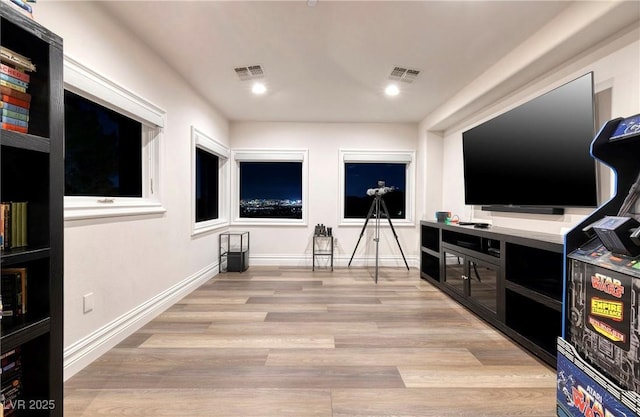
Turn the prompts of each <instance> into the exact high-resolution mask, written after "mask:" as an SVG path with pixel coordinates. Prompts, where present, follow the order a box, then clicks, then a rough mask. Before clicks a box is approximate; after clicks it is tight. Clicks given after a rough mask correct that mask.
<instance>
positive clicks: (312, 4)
mask: <svg viewBox="0 0 640 417" xmlns="http://www.w3.org/2000/svg"><path fill="white" fill-rule="evenodd" d="M317 4H318V0H307V6H309V7H315V6H316V5H317Z"/></svg>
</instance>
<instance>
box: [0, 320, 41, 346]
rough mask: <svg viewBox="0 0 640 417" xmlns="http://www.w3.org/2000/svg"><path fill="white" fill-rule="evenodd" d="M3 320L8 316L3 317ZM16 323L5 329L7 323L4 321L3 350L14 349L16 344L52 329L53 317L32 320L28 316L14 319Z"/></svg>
mask: <svg viewBox="0 0 640 417" xmlns="http://www.w3.org/2000/svg"><path fill="white" fill-rule="evenodd" d="M2 320H3V322H4V321H5V320H6V318H3V319H2ZM14 320H15V322H14V324H13V325H12V326H11V327H9V326H7V327H9V328H8V329H7V330H6V331H5V323H2V339H1V340H0V344H1V345H2V351H3V352H6V351H7V350H10V349H13V348H15V347H16V346H19V345H22V344H24V343H27V342H29V341H30V340H33V339H35V338H37V337H40V336H42V335H43V334H46V333H48V332H49V331H50V330H51V319H50V318H49V317H45V318H40V319H38V320H30V319H29V318H28V317H25V318H20V319H14Z"/></svg>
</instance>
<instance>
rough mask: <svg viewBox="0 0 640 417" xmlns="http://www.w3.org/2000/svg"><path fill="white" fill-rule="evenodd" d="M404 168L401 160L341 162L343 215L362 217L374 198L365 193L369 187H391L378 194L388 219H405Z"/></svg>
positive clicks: (355, 217) (405, 167)
mask: <svg viewBox="0 0 640 417" xmlns="http://www.w3.org/2000/svg"><path fill="white" fill-rule="evenodd" d="M406 169H407V165H406V164H404V163H379V162H345V164H344V172H345V175H344V182H345V184H344V190H345V195H344V218H345V219H364V218H366V217H367V214H368V213H369V209H370V208H371V205H372V203H373V200H374V197H372V196H369V195H367V191H368V190H370V189H375V188H380V187H379V186H378V181H384V183H385V187H389V188H391V187H393V191H389V192H387V193H386V194H384V195H383V196H382V199H383V200H384V202H385V205H386V206H387V209H388V210H389V216H390V217H391V218H392V219H405V218H406V215H407V213H406V205H407V203H406V181H407V180H406Z"/></svg>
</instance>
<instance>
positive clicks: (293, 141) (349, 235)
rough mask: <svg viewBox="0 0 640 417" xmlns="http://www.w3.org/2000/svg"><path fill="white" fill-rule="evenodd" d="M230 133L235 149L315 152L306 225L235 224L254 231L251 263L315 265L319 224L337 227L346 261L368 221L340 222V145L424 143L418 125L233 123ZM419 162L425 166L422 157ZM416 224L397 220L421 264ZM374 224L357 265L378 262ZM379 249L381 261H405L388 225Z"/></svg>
mask: <svg viewBox="0 0 640 417" xmlns="http://www.w3.org/2000/svg"><path fill="white" fill-rule="evenodd" d="M230 137H231V142H232V144H233V148H234V149H265V148H269V149H289V148H294V149H307V150H308V152H309V161H308V164H309V184H308V190H309V202H308V209H309V212H308V217H307V218H308V222H307V223H308V224H307V225H306V226H304V227H303V226H272V227H269V226H252V227H244V226H237V227H236V226H234V228H236V229H237V228H240V229H242V230H249V231H250V240H251V249H250V250H251V262H252V263H254V264H263V265H269V264H271V265H297V266H301V265H311V250H312V247H311V237H312V236H313V229H314V226H315V225H316V224H318V223H322V224H325V225H326V226H330V227H333V228H334V229H333V230H334V233H333V234H334V236H335V237H336V255H335V263H336V265H346V264H347V263H348V262H349V258H350V257H351V254H352V253H353V250H354V248H355V246H356V243H357V240H358V237H359V235H360V232H361V231H362V226H338V223H339V222H338V219H339V216H340V210H341V208H340V207H339V202H338V195H339V179H338V167H339V166H340V158H339V156H340V155H339V150H340V149H362V150H412V151H415V150H416V149H417V148H418V126H417V124H391V123H389V124H376V123H373V124H367V123H250V122H232V123H231V128H230ZM416 164H417V165H418V166H420V165H421V161H420V160H419V158H418V160H417V161H416ZM232 176H233V174H232ZM417 182H418V183H417V184H416V189H417V190H419V191H418V194H419V195H420V196H421V195H422V194H423V191H422V190H423V184H422V181H421V180H419V179H418V180H417ZM389 185H392V184H389ZM373 186H375V184H372V187H373ZM231 192H232V193H233V192H234V190H233V189H232V191H231ZM419 198H421V197H419ZM421 212H422V210H419V211H418V216H419V213H421ZM418 219H419V217H418ZM417 223H418V222H417V221H416V224H417ZM416 224H414V225H411V226H399V225H398V224H397V223H396V222H394V224H393V225H394V228H395V229H396V232H397V233H398V240H399V242H400V245H401V247H402V250H403V251H404V253H405V256H406V258H407V261H408V262H409V261H411V262H412V263H413V265H414V266H417V265H418V264H417V260H418V233H417V230H418V228H417V225H416ZM383 225H384V222H383ZM372 226H373V222H369V225H368V227H367V231H366V232H365V235H364V236H363V238H362V241H361V242H360V244H359V245H358V251H357V253H356V256H355V257H354V260H353V263H352V265H353V266H356V265H373V264H374V260H375V254H374V251H375V246H373V244H372V236H371V235H370V234H368V233H369V232H371V231H373V229H374V228H373V227H372ZM379 250H380V262H381V263H384V264H387V265H404V263H403V261H402V257H401V255H400V252H399V249H398V244H397V242H396V240H395V238H394V236H393V233H392V232H391V230H389V228H388V226H385V228H381V236H380V249H379ZM410 265H411V263H410Z"/></svg>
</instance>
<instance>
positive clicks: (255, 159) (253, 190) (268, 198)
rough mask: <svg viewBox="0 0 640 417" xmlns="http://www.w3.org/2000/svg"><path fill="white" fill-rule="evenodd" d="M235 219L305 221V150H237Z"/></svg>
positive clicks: (269, 221) (300, 222)
mask: <svg viewBox="0 0 640 417" xmlns="http://www.w3.org/2000/svg"><path fill="white" fill-rule="evenodd" d="M235 159H236V163H237V166H238V169H237V184H238V185H237V190H238V192H237V196H238V200H237V205H236V207H237V216H236V222H239V223H244V224H247V223H253V224H265V223H266V224H296V225H299V224H306V223H305V222H306V215H305V211H306V204H305V203H306V188H307V187H306V179H307V174H306V159H307V151H236V152H235Z"/></svg>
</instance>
